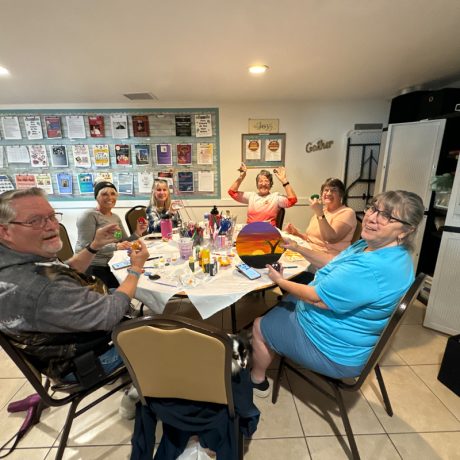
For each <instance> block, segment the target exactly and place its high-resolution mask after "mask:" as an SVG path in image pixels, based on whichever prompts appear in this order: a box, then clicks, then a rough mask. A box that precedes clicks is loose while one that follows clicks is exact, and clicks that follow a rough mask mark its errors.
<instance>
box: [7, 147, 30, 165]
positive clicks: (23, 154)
mask: <svg viewBox="0 0 460 460" xmlns="http://www.w3.org/2000/svg"><path fill="white" fill-rule="evenodd" d="M6 158H7V160H8V163H10V164H11V163H27V164H30V157H29V150H27V146H26V145H7V146H6Z"/></svg>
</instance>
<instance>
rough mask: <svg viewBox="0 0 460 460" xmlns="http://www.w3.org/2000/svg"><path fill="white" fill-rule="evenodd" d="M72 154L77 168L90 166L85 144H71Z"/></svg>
mask: <svg viewBox="0 0 460 460" xmlns="http://www.w3.org/2000/svg"><path fill="white" fill-rule="evenodd" d="M72 154H73V161H74V162H75V166H76V167H77V168H91V159H90V157H89V148H88V146H87V145H86V144H77V145H72Z"/></svg>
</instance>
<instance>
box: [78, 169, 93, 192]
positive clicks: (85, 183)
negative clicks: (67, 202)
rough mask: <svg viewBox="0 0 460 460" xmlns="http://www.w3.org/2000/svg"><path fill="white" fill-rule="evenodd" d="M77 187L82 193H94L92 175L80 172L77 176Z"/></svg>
mask: <svg viewBox="0 0 460 460" xmlns="http://www.w3.org/2000/svg"><path fill="white" fill-rule="evenodd" d="M77 182H78V188H79V190H80V193H81V194H82V195H92V194H93V193H94V185H93V182H94V180H93V175H92V174H91V173H80V174H78V176H77Z"/></svg>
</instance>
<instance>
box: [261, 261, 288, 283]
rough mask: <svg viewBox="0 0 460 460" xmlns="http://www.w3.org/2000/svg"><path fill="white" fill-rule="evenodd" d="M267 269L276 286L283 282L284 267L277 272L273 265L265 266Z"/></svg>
mask: <svg viewBox="0 0 460 460" xmlns="http://www.w3.org/2000/svg"><path fill="white" fill-rule="evenodd" d="M265 268H267V269H268V277H269V278H270V279H271V280H272V281H273V282H274V283H276V284H278V282H279V281H281V280H283V279H284V278H283V267H281V270H280V271H278V270H275V269H274V268H273V267H272V266H271V265H268V264H267V265H265Z"/></svg>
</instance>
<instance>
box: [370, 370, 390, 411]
mask: <svg viewBox="0 0 460 460" xmlns="http://www.w3.org/2000/svg"><path fill="white" fill-rule="evenodd" d="M374 371H375V375H376V376H377V381H378V382H379V387H380V392H381V393H382V398H383V403H384V404H385V410H386V411H387V414H388V415H389V416H390V417H393V408H392V407H391V403H390V398H389V397H388V393H387V389H386V387H385V382H384V381H383V376H382V372H381V371H380V367H379V365H378V364H377V365H376V366H375V368H374Z"/></svg>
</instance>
